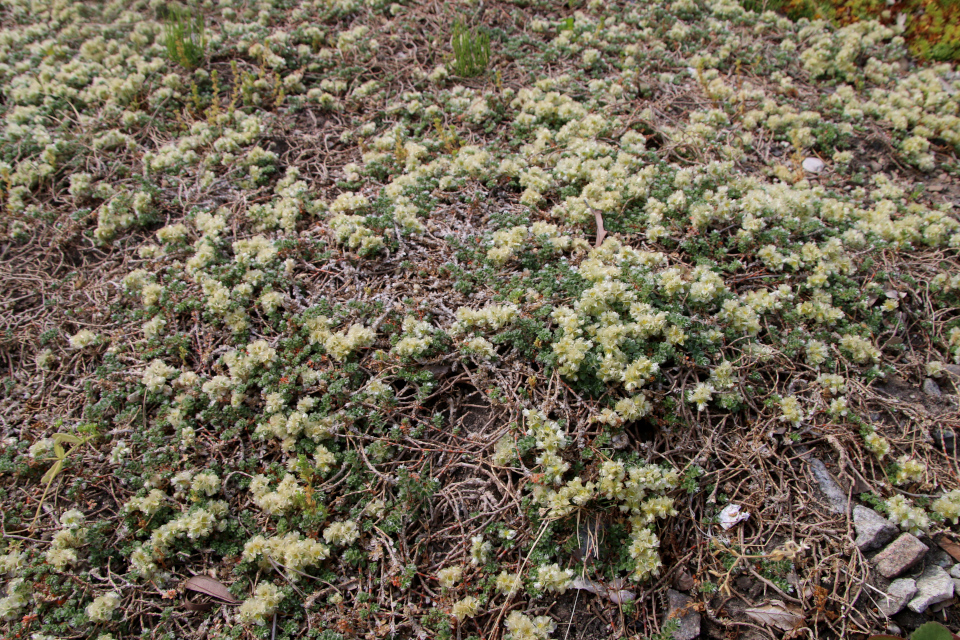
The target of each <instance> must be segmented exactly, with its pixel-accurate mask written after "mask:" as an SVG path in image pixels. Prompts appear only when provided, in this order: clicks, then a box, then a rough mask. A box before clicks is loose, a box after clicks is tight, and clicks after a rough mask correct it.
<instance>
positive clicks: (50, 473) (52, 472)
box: [40, 460, 63, 484]
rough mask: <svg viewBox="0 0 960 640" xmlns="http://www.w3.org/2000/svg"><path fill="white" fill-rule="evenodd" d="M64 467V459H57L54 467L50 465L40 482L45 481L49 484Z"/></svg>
mask: <svg viewBox="0 0 960 640" xmlns="http://www.w3.org/2000/svg"><path fill="white" fill-rule="evenodd" d="M62 469H63V460H57V461H56V463H54V465H53V466H52V467H50V468H49V469H48V470H47V472H46V473H45V474H43V478H41V479H40V482H45V483H47V484H49V483H51V482H53V479H54V478H56V477H57V474H58V473H60V471H61V470H62Z"/></svg>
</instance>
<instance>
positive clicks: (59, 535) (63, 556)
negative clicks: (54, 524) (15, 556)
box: [46, 509, 86, 571]
mask: <svg viewBox="0 0 960 640" xmlns="http://www.w3.org/2000/svg"><path fill="white" fill-rule="evenodd" d="M83 521H84V516H83V513H81V512H80V511H78V510H77V509H70V510H69V511H65V512H64V513H63V515H61V516H60V524H61V525H62V526H63V528H62V529H60V530H59V531H57V532H56V533H55V534H54V535H53V540H51V541H50V548H49V549H47V553H46V560H47V562H48V563H49V564H50V565H51V566H53V567H54V568H56V569H57V570H59V571H63V570H64V569H66V568H67V567H68V566H70V565H72V564H73V563H75V562H76V561H77V548H78V547H80V546H81V545H83V538H84V537H85V535H86V531H85V530H84V529H83V528H82V526H81V525H83Z"/></svg>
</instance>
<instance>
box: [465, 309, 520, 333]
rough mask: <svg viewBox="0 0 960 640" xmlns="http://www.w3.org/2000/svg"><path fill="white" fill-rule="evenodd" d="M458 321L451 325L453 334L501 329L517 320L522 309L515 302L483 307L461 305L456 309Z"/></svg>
mask: <svg viewBox="0 0 960 640" xmlns="http://www.w3.org/2000/svg"><path fill="white" fill-rule="evenodd" d="M456 316H457V321H456V322H455V323H453V324H452V325H450V333H451V334H452V335H461V334H463V333H465V332H467V331H471V330H476V329H480V330H486V331H499V330H500V329H502V328H503V327H505V326H507V325H511V324H513V323H514V322H516V320H517V318H519V317H520V309H519V308H518V307H517V305H515V304H502V305H501V304H491V305H487V306H486V307H484V308H482V309H470V308H469V307H460V308H458V309H457V311H456Z"/></svg>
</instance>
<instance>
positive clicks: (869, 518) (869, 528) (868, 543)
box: [853, 504, 897, 551]
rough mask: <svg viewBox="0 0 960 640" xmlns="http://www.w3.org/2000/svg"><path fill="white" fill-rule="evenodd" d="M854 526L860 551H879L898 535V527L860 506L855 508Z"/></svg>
mask: <svg viewBox="0 0 960 640" xmlns="http://www.w3.org/2000/svg"><path fill="white" fill-rule="evenodd" d="M853 526H854V529H856V531H857V540H856V545H857V548H858V549H860V551H873V550H874V549H879V548H880V547H882V546H883V545H885V544H887V543H888V542H890V541H891V540H893V537H894V536H895V535H897V525H895V524H893V523H892V522H890V521H889V520H887V519H886V518H884V517H883V516H881V515H880V514H879V513H877V512H876V511H874V510H873V509H868V508H867V507H864V506H861V505H859V504H858V505H857V506H855V507H854V508H853Z"/></svg>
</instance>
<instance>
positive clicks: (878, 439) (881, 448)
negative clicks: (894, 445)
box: [863, 430, 890, 460]
mask: <svg viewBox="0 0 960 640" xmlns="http://www.w3.org/2000/svg"><path fill="white" fill-rule="evenodd" d="M863 443H864V444H865V445H866V447H867V449H868V450H869V451H871V452H872V453H873V455H875V456H877V459H879V460H882V459H883V458H884V457H886V456H887V454H889V453H890V442H889V441H888V440H887V439H886V438H884V437H883V436H881V435H880V434H879V433H877V432H876V430H871V431H870V432H869V433H868V434H867V435H865V436H864V437H863Z"/></svg>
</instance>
